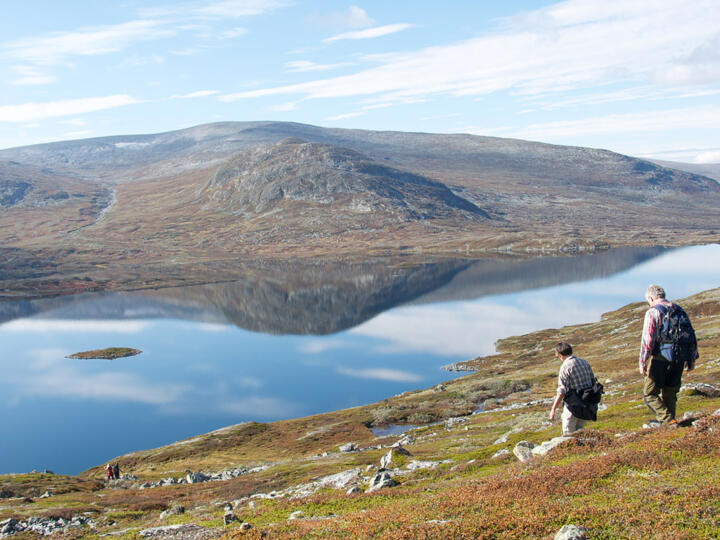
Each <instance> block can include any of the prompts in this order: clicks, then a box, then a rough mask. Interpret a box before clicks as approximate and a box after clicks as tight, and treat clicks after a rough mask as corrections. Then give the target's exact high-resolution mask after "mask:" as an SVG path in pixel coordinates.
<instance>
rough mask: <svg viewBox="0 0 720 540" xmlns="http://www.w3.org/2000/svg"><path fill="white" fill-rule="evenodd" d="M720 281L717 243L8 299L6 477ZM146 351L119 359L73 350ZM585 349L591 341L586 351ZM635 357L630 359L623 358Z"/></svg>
mask: <svg viewBox="0 0 720 540" xmlns="http://www.w3.org/2000/svg"><path fill="white" fill-rule="evenodd" d="M650 283H659V284H661V285H663V286H664V287H665V288H666V290H667V291H668V295H669V296H670V297H671V298H681V297H683V296H687V295H689V294H692V293H695V292H699V291H702V290H706V289H710V288H714V287H718V286H720V246H718V245H710V246H699V247H691V248H683V249H677V250H665V249H662V248H645V249H622V250H612V251H609V252H606V253H602V254H597V255H591V256H581V257H572V258H563V257H556V258H548V259H542V260H537V259H535V260H530V261H513V260H494V261H449V262H447V261H446V262H443V263H434V264H427V265H422V266H420V267H417V266H415V267H408V268H404V267H403V268H399V267H392V268H389V267H387V266H383V265H382V264H373V263H367V264H357V265H350V266H347V267H345V266H341V267H338V266H337V265H336V266H335V267H330V266H328V267H327V268H326V267H324V266H323V265H317V264H316V265H313V266H312V268H301V269H298V268H283V269H272V270H268V275H267V276H262V275H260V276H258V275H254V276H253V277H252V278H250V277H247V278H243V279H239V280H238V281H237V282H235V283H229V284H220V285H206V286H198V287H189V288H185V289H181V288H176V289H165V290H159V291H147V292H143V293H113V294H109V293H108V294H96V295H90V294H88V295H80V296H75V297H65V298H53V299H41V300H33V301H24V302H3V303H0V322H2V324H0V369H2V374H3V376H2V379H1V380H0V432H1V433H2V436H1V437H0V473H8V472H25V471H29V470H32V469H39V470H42V469H45V468H48V469H52V470H54V471H55V472H57V473H71V474H74V473H77V472H80V471H82V470H84V469H86V468H89V467H91V466H94V465H97V464H99V463H102V462H103V461H106V460H108V459H111V458H113V457H115V456H118V455H121V454H124V453H127V452H130V451H133V450H140V449H147V448H151V447H155V446H160V445H163V444H168V443H171V442H174V441H177V440H180V439H184V438H187V437H191V436H194V435H197V434H200V433H205V432H208V431H211V430H214V429H217V428H220V427H223V426H226V425H230V424H236V423H239V422H243V421H247V420H257V421H272V420H277V419H282V418H291V417H299V416H305V415H310V414H314V413H320V412H324V411H330V410H336V409H341V408H346V407H353V406H356V405H362V404H366V403H372V402H375V401H378V400H380V399H382V398H385V397H389V396H391V395H394V394H397V393H400V392H403V391H406V390H410V389H417V388H424V387H428V386H431V385H433V384H436V383H438V382H440V381H444V380H448V379H452V378H454V377H456V376H458V374H452V373H448V372H446V371H443V370H442V369H441V366H442V365H445V364H448V363H451V362H455V361H458V360H465V359H468V358H473V357H475V356H478V355H483V354H490V353H492V352H494V345H493V344H494V342H495V341H496V340H497V339H499V338H502V337H507V336H511V335H517V334H522V333H526V332H530V331H533V330H538V329H542V328H548V327H560V326H563V325H567V324H575V323H581V322H589V321H594V320H597V319H598V318H599V317H600V315H601V314H602V313H603V312H606V311H609V310H613V309H616V308H618V307H620V306H622V305H625V304H627V303H629V302H635V301H642V300H643V294H644V291H645V288H646V287H647V285H649V284H650ZM110 346H127V347H135V348H139V349H142V350H143V351H144V352H143V353H142V354H141V355H139V356H135V357H131V358H125V359H119V360H115V361H102V360H93V361H87V360H85V361H83V360H71V359H67V358H65V356H66V355H69V354H72V353H74V352H78V351H84V350H90V349H97V348H104V347H110ZM578 350H579V351H581V350H582V346H581V345H580V346H579V347H578ZM627 361H628V362H634V361H635V358H634V357H633V358H628V359H627Z"/></svg>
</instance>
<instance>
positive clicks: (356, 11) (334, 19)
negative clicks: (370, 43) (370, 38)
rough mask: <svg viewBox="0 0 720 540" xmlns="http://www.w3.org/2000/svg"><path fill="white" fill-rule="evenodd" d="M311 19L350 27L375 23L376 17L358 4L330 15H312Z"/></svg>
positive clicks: (331, 24) (363, 26) (321, 22)
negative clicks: (372, 16)
mask: <svg viewBox="0 0 720 540" xmlns="http://www.w3.org/2000/svg"><path fill="white" fill-rule="evenodd" d="M311 20H312V21H313V22H316V23H318V24H323V25H330V26H345V27H348V28H365V27H367V26H372V25H373V24H375V19H372V18H371V17H370V16H368V14H367V12H366V11H365V10H364V9H362V8H360V7H358V6H350V7H349V8H348V9H346V10H345V11H341V12H338V13H332V14H330V15H325V16H314V17H311Z"/></svg>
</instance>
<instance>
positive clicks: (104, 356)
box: [66, 347, 142, 360]
mask: <svg viewBox="0 0 720 540" xmlns="http://www.w3.org/2000/svg"><path fill="white" fill-rule="evenodd" d="M141 352H142V351H141V350H140V349H131V348H129V347H108V348H107V349H95V350H93V351H83V352H79V353H75V354H71V355H70V356H66V358H78V359H80V360H98V359H100V360H115V359H116V358H125V357H127V356H135V355H138V354H140V353H141Z"/></svg>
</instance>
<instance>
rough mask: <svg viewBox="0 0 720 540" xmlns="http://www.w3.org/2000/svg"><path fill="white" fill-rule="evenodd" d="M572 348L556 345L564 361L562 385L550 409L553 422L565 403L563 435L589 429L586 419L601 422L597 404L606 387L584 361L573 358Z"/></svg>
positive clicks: (562, 342) (557, 354) (561, 344)
mask: <svg viewBox="0 0 720 540" xmlns="http://www.w3.org/2000/svg"><path fill="white" fill-rule="evenodd" d="M572 351H573V350H572V346H571V345H570V344H569V343H565V342H564V341H561V342H559V343H557V344H556V345H555V357H556V358H558V359H559V360H562V365H561V366H560V371H559V372H558V386H557V394H556V396H555V400H554V401H553V404H552V409H550V416H549V418H550V420H551V421H552V420H554V419H555V411H556V410H557V408H558V406H559V405H560V402H561V401H564V402H565V404H564V406H563V412H562V434H563V435H570V434H571V433H572V432H574V431H577V430H578V429H581V428H583V427H584V426H585V421H586V420H596V419H597V408H598V406H597V404H598V403H599V402H600V394H602V385H600V384H599V383H598V382H597V380H596V379H595V375H594V374H593V372H592V369H591V368H590V364H588V363H587V362H586V361H585V360H583V359H582V358H578V357H577V356H573V353H572Z"/></svg>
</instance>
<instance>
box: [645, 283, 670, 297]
mask: <svg viewBox="0 0 720 540" xmlns="http://www.w3.org/2000/svg"><path fill="white" fill-rule="evenodd" d="M645 296H647V297H650V296H652V297H653V298H665V289H663V288H662V287H661V286H660V285H650V286H649V287H648V288H647V291H645Z"/></svg>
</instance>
